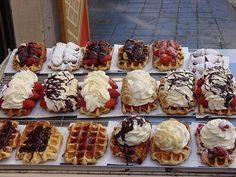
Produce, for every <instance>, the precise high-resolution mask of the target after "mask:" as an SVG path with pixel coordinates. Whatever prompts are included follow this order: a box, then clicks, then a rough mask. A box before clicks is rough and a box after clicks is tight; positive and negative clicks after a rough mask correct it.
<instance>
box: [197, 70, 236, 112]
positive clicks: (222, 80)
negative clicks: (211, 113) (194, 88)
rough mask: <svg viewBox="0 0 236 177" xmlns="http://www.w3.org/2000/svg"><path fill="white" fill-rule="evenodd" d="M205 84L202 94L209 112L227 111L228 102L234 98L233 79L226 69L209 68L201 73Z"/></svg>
mask: <svg viewBox="0 0 236 177" xmlns="http://www.w3.org/2000/svg"><path fill="white" fill-rule="evenodd" d="M203 78H204V80H205V83H204V84H203V85H202V87H201V89H202V93H203V94H204V96H205V98H206V100H207V101H208V107H209V109H211V110H222V109H228V107H229V105H230V101H231V100H232V99H233V98H234V96H235V85H236V84H235V79H234V78H233V75H232V74H231V73H230V71H229V70H228V69H224V68H223V67H220V66H219V67H216V66H215V67H213V68H209V69H207V70H206V71H204V72H203Z"/></svg>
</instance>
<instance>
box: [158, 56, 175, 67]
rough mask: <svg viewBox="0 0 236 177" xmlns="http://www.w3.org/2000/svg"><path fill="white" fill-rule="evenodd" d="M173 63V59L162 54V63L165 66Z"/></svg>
mask: <svg viewBox="0 0 236 177" xmlns="http://www.w3.org/2000/svg"><path fill="white" fill-rule="evenodd" d="M171 61H172V57H171V56H168V55H166V54H162V55H161V57H160V62H161V63H162V64H163V65H168V64H169V63H170V62H171Z"/></svg>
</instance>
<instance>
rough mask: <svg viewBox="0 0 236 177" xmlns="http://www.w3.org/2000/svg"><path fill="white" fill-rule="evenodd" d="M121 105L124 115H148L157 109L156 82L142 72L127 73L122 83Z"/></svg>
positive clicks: (146, 73)
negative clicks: (128, 113) (142, 113)
mask: <svg viewBox="0 0 236 177" xmlns="http://www.w3.org/2000/svg"><path fill="white" fill-rule="evenodd" d="M121 104H122V111H123V112H124V113H127V112H130V113H133V112H138V113H140V112H146V113H150V112H151V111H154V110H155V109H157V82H156V80H155V79H154V78H152V77H151V76H150V74H149V73H148V72H146V71H143V70H134V71H130V72H128V73H127V76H126V77H124V79H123V81H122V89H121Z"/></svg>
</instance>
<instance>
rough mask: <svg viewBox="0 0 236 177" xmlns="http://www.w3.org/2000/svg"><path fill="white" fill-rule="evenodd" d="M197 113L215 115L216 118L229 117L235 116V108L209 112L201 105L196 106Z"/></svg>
mask: <svg viewBox="0 0 236 177" xmlns="http://www.w3.org/2000/svg"><path fill="white" fill-rule="evenodd" d="M198 112H199V113H200V114H204V113H211V114H216V115H218V116H223V115H224V116H231V115H234V114H236V107H234V108H231V107H229V108H228V109H224V110H211V109H210V108H204V107H203V106H202V105H200V104H198Z"/></svg>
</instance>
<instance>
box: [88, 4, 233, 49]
mask: <svg viewBox="0 0 236 177" xmlns="http://www.w3.org/2000/svg"><path fill="white" fill-rule="evenodd" d="M234 1H235V0H229V1H228V0H88V4H89V18H90V33H91V40H99V39H105V40H108V41H109V42H110V43H112V44H115V43H119V44H122V43H124V42H125V41H126V39H128V38H134V39H141V40H144V41H145V42H147V43H151V42H152V41H153V40H157V39H158V40H159V39H176V40H177V41H179V42H180V44H181V45H182V46H188V47H189V48H192V49H196V48H203V47H205V48H236V12H235V6H234V5H235V3H234Z"/></svg>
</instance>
